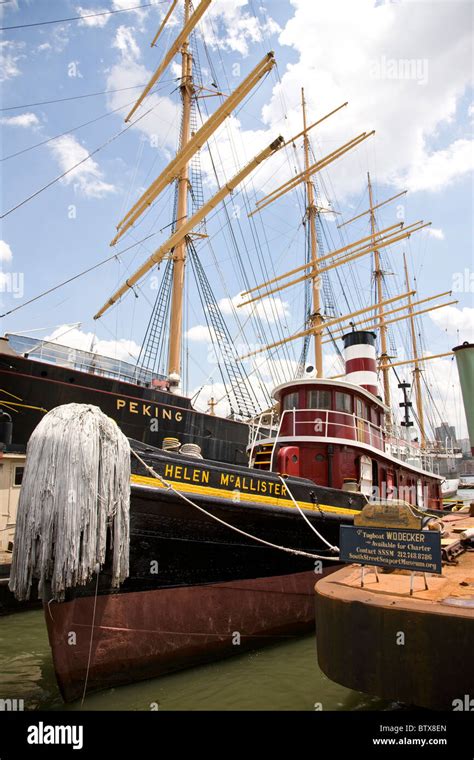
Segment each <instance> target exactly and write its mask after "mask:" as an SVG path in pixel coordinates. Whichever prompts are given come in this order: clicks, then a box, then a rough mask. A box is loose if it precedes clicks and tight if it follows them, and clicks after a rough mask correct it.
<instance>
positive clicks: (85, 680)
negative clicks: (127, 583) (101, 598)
mask: <svg viewBox="0 0 474 760" xmlns="http://www.w3.org/2000/svg"><path fill="white" fill-rule="evenodd" d="M95 569H96V573H97V576H96V579H95V595H94V610H93V612H92V625H91V637H90V640H89V656H88V658H87V670H86V677H85V679H84V691H83V692H82V699H81V707H82V706H83V704H84V700H85V698H86V691H87V684H88V681H89V671H90V668H91V659H92V640H93V638H94V626H95V612H96V608H97V593H98V591H99V573H100V565H96V568H95Z"/></svg>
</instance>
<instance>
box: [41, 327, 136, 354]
mask: <svg viewBox="0 0 474 760" xmlns="http://www.w3.org/2000/svg"><path fill="white" fill-rule="evenodd" d="M45 340H49V341H51V342H52V343H59V344H60V345H61V346H70V347H71V348H77V349H80V350H81V351H91V352H93V353H96V354H99V355H101V356H109V357H111V358H112V359H120V360H122V361H127V362H133V361H134V360H135V359H136V358H137V357H138V355H139V353H140V346H138V345H137V344H136V343H135V342H134V341H133V340H127V339H126V338H119V339H118V340H97V339H96V337H95V335H94V333H91V332H84V331H83V330H80V329H79V328H78V327H73V326H71V325H67V324H65V325H60V326H59V327H57V328H56V329H55V330H54V331H53V332H52V333H51V335H47V336H46V337H45Z"/></svg>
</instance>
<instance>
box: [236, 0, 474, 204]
mask: <svg viewBox="0 0 474 760" xmlns="http://www.w3.org/2000/svg"><path fill="white" fill-rule="evenodd" d="M292 5H293V7H294V14H293V16H292V18H291V19H290V20H289V21H288V23H287V24H286V26H285V28H284V29H283V31H282V33H281V34H280V37H279V41H280V44H282V45H286V46H288V47H290V48H291V49H292V51H293V53H296V54H297V56H298V60H297V61H296V62H295V63H292V64H290V65H289V66H287V69H286V71H285V72H284V73H283V75H282V77H281V82H278V83H277V84H276V85H275V86H274V88H273V93H272V97H271V99H270V101H269V102H268V103H267V104H266V106H265V107H264V108H263V110H262V117H263V121H264V122H265V123H266V124H267V125H268V127H269V132H268V134H269V135H272V136H273V135H275V133H276V134H278V131H279V130H280V129H281V128H282V127H284V129H285V135H286V136H287V137H288V136H290V135H291V134H294V133H295V132H298V131H299V130H300V129H301V106H300V88H301V86H303V87H304V88H305V97H306V101H307V111H308V119H309V121H313V120H314V118H317V117H318V116H322V115H323V114H325V113H328V112H329V111H331V110H333V109H334V108H335V107H336V106H338V105H339V104H341V103H343V102H345V101H349V106H348V107H346V108H345V109H343V110H342V111H340V112H339V113H338V114H335V115H334V116H332V117H331V118H330V119H328V120H327V121H326V122H324V123H322V124H321V125H319V126H318V127H316V129H315V130H313V132H312V133H311V137H312V141H313V146H314V148H315V151H316V154H317V156H319V157H320V156H322V155H326V154H327V153H329V152H331V151H332V150H334V149H335V148H336V147H337V146H338V145H342V144H344V143H345V142H346V141H347V140H348V139H350V138H351V137H354V136H356V135H358V134H360V133H361V132H362V131H364V130H365V131H370V130H372V129H375V130H376V135H375V137H372V138H370V140H368V141H366V142H365V143H363V144H362V145H361V146H360V147H359V148H357V149H356V150H355V151H353V152H352V153H348V154H346V155H345V156H344V157H342V158H341V159H340V160H338V161H335V162H334V163H333V164H332V165H331V167H330V173H331V179H332V181H333V184H334V186H335V187H336V188H337V190H338V195H339V200H342V199H343V198H344V197H347V196H348V195H350V194H354V193H359V192H360V191H361V190H362V189H363V187H364V183H365V171H364V170H365V168H366V166H367V155H369V156H370V155H372V154H373V152H374V151H375V152H376V155H377V182H378V183H379V184H381V183H388V184H393V185H394V186H396V187H397V188H399V187H400V188H405V187H408V188H409V189H411V190H430V191H433V190H435V191H436V190H439V189H441V188H444V187H445V186H446V184H448V183H451V182H454V181H455V180H456V179H458V178H459V177H462V176H463V175H465V174H466V173H467V172H469V171H471V169H472V163H473V162H472V146H471V144H470V141H469V140H467V139H455V140H452V141H450V138H449V137H443V141H442V143H441V144H439V141H437V143H436V147H433V145H434V143H433V141H434V140H435V139H436V140H438V137H439V132H440V130H441V127H443V126H446V125H448V126H449V125H451V124H454V121H455V118H456V108H457V105H458V103H459V101H460V99H461V97H462V95H463V94H464V93H465V91H466V88H467V87H468V86H469V84H470V83H471V81H472V71H471V69H472V66H471V58H472V43H471V27H472V23H471V6H470V3H461V2H460V3H436V6H435V11H436V12H434V11H431V10H430V5H429V4H427V3H421V2H407V0H402V1H401V2H397V3H389V2H386V3H380V2H376V0H359V2H357V3H355V2H353V0H333V2H331V3H324V4H322V5H321V7H319V6H318V12H317V13H315V12H314V0H292ZM361 29H364V34H363V35H361V34H360V30H361ZM335 30H337V45H335V44H334V34H335ZM448 134H449V133H448ZM247 136H248V137H249V140H248V142H249V144H250V145H252V139H251V138H252V134H251V133H250V134H248V133H247V132H246V131H243V130H242V133H241V135H240V139H241V140H242V141H246V142H247ZM374 141H375V144H374ZM372 146H373V147H372ZM269 163H271V161H269V162H267V164H269ZM318 176H321V177H322V178H324V176H325V172H324V171H323V172H322V174H320V175H318ZM285 179H286V177H285V176H284V174H283V176H281V177H280V176H279V177H278V181H277V182H275V184H274V185H272V186H271V187H269V188H268V190H270V189H272V188H273V187H274V186H276V185H277V184H281V182H283V181H284V180H285Z"/></svg>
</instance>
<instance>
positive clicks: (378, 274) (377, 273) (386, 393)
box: [367, 172, 410, 415]
mask: <svg viewBox="0 0 474 760" xmlns="http://www.w3.org/2000/svg"><path fill="white" fill-rule="evenodd" d="M367 185H368V189H369V210H370V231H371V235H372V242H373V246H374V277H375V285H376V290H377V306H378V316H379V326H380V354H381V356H380V358H381V360H382V364H383V365H384V366H382V382H383V399H384V401H385V405H386V406H387V407H389V409H391V403H390V402H391V399H390V377H389V371H390V370H389V369H388V368H387V367H386V366H385V365H386V364H387V361H388V359H389V356H388V353H387V326H386V324H385V316H384V308H383V303H382V301H383V271H382V268H381V266H380V251H379V250H378V248H377V244H376V233H377V230H376V225H375V212H374V201H373V195H372V183H371V181H370V173H369V172H367ZM407 290H408V288H407ZM409 297H410V296H409ZM388 415H390V412H388Z"/></svg>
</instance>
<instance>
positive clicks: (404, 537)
mask: <svg viewBox="0 0 474 760" xmlns="http://www.w3.org/2000/svg"><path fill="white" fill-rule="evenodd" d="M339 546H340V558H341V560H342V561H343V562H356V563H358V564H360V565H379V566H380V567H390V568H394V569H395V568H396V569H398V570H414V571H418V572H421V573H438V575H441V534H440V532H439V531H437V530H436V531H435V530H410V529H407V528H370V527H369V528H368V527H361V526H352V525H350V526H349V525H342V526H341V528H340V534H339Z"/></svg>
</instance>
